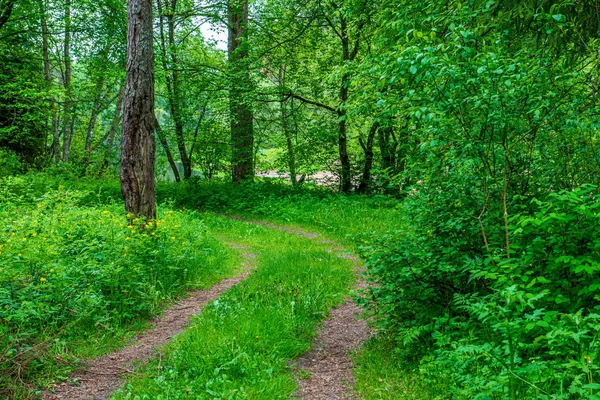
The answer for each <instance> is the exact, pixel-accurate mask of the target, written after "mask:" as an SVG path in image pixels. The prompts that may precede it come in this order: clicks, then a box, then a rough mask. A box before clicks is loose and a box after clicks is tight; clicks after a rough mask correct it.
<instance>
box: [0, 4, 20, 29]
mask: <svg viewBox="0 0 600 400" xmlns="http://www.w3.org/2000/svg"><path fill="white" fill-rule="evenodd" d="M16 3H17V0H8V2H7V3H6V4H4V6H3V7H2V8H0V29H2V27H3V26H4V25H5V24H6V23H7V22H8V20H9V19H10V15H11V14H12V12H13V9H14V8H15V4H16Z"/></svg>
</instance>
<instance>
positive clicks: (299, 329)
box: [114, 217, 353, 400]
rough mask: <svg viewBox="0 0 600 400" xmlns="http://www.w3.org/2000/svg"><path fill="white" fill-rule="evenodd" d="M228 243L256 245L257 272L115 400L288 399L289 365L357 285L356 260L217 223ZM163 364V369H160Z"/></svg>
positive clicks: (314, 244) (271, 233) (259, 230)
mask: <svg viewBox="0 0 600 400" xmlns="http://www.w3.org/2000/svg"><path fill="white" fill-rule="evenodd" d="M211 227H212V229H214V230H217V231H219V232H220V235H223V236H224V238H225V239H226V240H233V241H235V242H237V243H243V244H246V245H248V246H249V247H250V249H249V250H245V251H247V252H248V251H252V252H255V253H256V255H257V256H258V257H257V258H256V263H257V270H256V272H254V273H253V274H252V275H251V276H250V277H249V278H247V280H245V281H244V282H242V283H240V284H239V285H236V286H235V287H233V288H232V289H230V290H229V291H227V292H226V293H224V294H223V295H221V296H220V298H219V299H217V300H215V301H213V302H212V303H210V304H209V305H208V306H207V307H206V308H205V309H204V310H203V312H202V314H200V315H198V316H197V317H196V319H195V320H194V321H193V323H192V325H191V327H190V328H189V329H188V330H186V331H185V332H183V333H182V334H181V335H179V336H178V337H177V338H176V339H175V340H174V341H173V342H172V343H170V344H169V345H168V346H166V348H164V349H163V351H162V352H163V354H162V355H161V356H160V358H159V359H158V360H154V361H153V362H152V363H150V365H148V366H147V367H145V368H144V369H143V373H142V374H140V375H139V376H134V377H132V378H131V380H130V383H129V384H127V385H126V386H125V389H123V390H122V391H120V392H118V393H117V394H116V395H115V396H114V398H115V399H154V398H161V397H164V398H167V397H168V398H171V399H185V398H189V397H194V398H206V397H210V398H235V399H265V400H267V399H268V400H270V399H288V398H290V396H291V395H292V394H293V392H294V390H295V383H294V381H293V375H292V373H291V371H290V367H289V366H288V362H289V360H291V359H294V358H295V357H298V356H299V355H301V354H303V353H305V352H306V351H308V350H309V349H310V346H311V341H312V339H313V338H314V337H315V335H316V327H317V325H318V323H319V321H321V320H322V319H323V318H324V317H325V316H326V315H327V313H328V310H329V308H330V307H332V306H334V305H336V304H339V303H340V302H341V301H342V299H343V298H344V296H345V294H346V293H347V291H348V287H349V286H350V284H351V283H352V281H353V273H352V262H351V261H349V260H346V259H343V258H340V257H338V256H337V255H336V254H332V253H330V252H328V251H327V250H328V248H327V245H323V244H321V243H319V242H318V241H311V240H307V239H303V238H299V237H294V236H291V235H289V234H287V233H282V232H278V231H275V230H272V229H268V228H263V227H258V226H255V225H253V224H245V223H240V222H236V221H231V220H228V219H226V218H222V217H221V218H214V219H211ZM158 366H160V367H159V368H157V367H158Z"/></svg>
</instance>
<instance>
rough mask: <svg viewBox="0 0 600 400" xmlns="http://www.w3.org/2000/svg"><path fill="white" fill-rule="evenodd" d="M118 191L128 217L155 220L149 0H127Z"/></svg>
mask: <svg viewBox="0 0 600 400" xmlns="http://www.w3.org/2000/svg"><path fill="white" fill-rule="evenodd" d="M127 15H128V21H129V22H128V31H127V87H126V89H125V103H124V107H123V142H122V146H121V191H122V193H123V200H124V201H125V210H126V212H127V214H128V218H129V219H130V220H131V217H132V216H133V217H141V218H143V219H145V220H153V219H156V197H155V192H156V188H155V182H154V162H155V156H156V144H155V141H154V43H153V25H152V0H129V4H128V7H127Z"/></svg>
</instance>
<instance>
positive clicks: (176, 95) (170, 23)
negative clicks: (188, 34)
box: [157, 0, 192, 180]
mask: <svg viewBox="0 0 600 400" xmlns="http://www.w3.org/2000/svg"><path fill="white" fill-rule="evenodd" d="M157 5H158V12H159V24H160V26H159V29H160V39H161V50H162V57H161V58H162V65H163V69H164V71H165V75H166V81H167V82H166V83H167V92H168V94H169V95H168V100H169V107H170V109H171V116H172V117H173V122H174V124H175V138H176V140H177V149H178V151H179V158H180V159H181V164H182V165H183V179H185V180H188V179H189V178H190V177H191V176H192V160H191V158H190V156H189V154H188V151H187V148H186V145H185V132H184V129H183V115H182V111H181V103H182V100H181V84H180V79H179V59H178V56H177V44H176V43H175V12H176V10H177V0H170V2H169V1H167V10H166V11H167V13H166V14H165V13H164V12H163V4H162V1H161V0H157ZM165 16H166V17H167V30H168V43H167V38H166V37H165V31H164V17H165ZM167 60H168V61H170V66H169V62H167Z"/></svg>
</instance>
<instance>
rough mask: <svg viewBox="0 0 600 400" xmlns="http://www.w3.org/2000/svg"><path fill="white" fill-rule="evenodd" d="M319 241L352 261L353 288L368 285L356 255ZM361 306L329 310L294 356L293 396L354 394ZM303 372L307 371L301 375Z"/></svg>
mask: <svg viewBox="0 0 600 400" xmlns="http://www.w3.org/2000/svg"><path fill="white" fill-rule="evenodd" d="M228 217H229V218H232V219H236V220H240V221H246V222H250V223H253V224H256V225H261V226H264V227H266V228H270V229H277V230H280V231H284V232H286V233H289V234H291V235H297V236H301V237H304V238H306V239H311V240H316V239H318V238H319V237H320V236H321V235H320V234H318V233H314V232H308V231H305V230H303V229H301V228H298V227H287V226H280V225H275V224H273V223H270V222H265V221H257V220H248V219H245V218H243V217H239V216H231V215H229V216H228ZM320 243H322V244H326V245H330V246H331V247H330V249H329V251H330V252H335V253H336V254H337V255H338V257H341V258H347V259H350V260H352V261H353V262H354V264H355V274H356V278H357V283H356V289H359V290H362V289H365V288H366V287H367V284H366V282H365V279H364V276H363V268H361V266H360V262H359V260H358V258H357V257H356V256H354V255H353V254H349V253H347V252H345V251H344V248H343V247H342V246H340V245H339V244H337V243H336V242H334V241H332V240H329V239H321V240H320ZM359 316H360V309H359V308H358V306H357V305H356V303H354V301H352V299H346V301H345V302H344V304H342V305H341V306H339V307H338V308H336V309H333V310H332V311H331V314H330V317H329V319H328V320H327V321H325V323H324V324H323V326H322V327H321V329H320V330H319V334H318V336H317V339H316V341H315V344H314V349H313V350H311V351H309V352H308V353H306V354H304V355H303V356H301V357H299V358H298V359H296V360H295V361H294V362H293V363H292V365H293V366H294V367H295V368H296V369H297V374H296V375H297V379H296V383H297V384H298V391H297V392H296V393H295V397H297V398H299V399H304V400H342V399H354V398H356V397H355V396H354V394H353V393H352V387H353V385H354V378H353V376H352V359H351V358H350V354H351V352H352V351H353V350H356V349H358V348H359V347H360V346H361V344H362V343H364V342H365V341H366V340H367V339H368V338H369V335H370V333H369V330H368V327H367V323H366V322H365V321H364V320H361V319H358V317H359ZM303 375H308V377H307V378H305V379H303Z"/></svg>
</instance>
